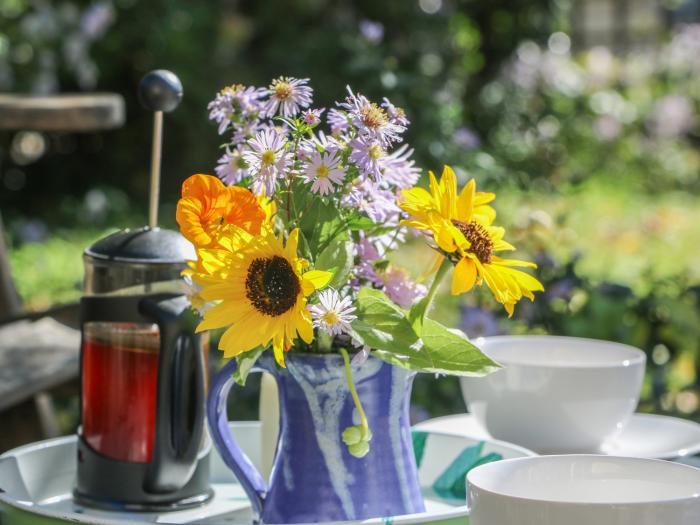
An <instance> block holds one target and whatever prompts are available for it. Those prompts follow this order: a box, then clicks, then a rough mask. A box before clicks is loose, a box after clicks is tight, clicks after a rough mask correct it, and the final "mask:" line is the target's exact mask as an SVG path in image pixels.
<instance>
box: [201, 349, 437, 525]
mask: <svg viewBox="0 0 700 525" xmlns="http://www.w3.org/2000/svg"><path fill="white" fill-rule="evenodd" d="M286 364H287V368H279V367H278V366H277V365H276V364H275V362H274V359H273V358H272V354H271V352H265V353H264V354H263V356H262V357H261V358H260V359H259V360H258V364H257V365H256V370H257V371H261V370H264V371H266V372H269V373H271V374H272V375H273V376H274V377H275V380H276V382H277V385H278V389H279V403H280V433H279V441H278V444H277V452H276V456H275V461H274V464H273V467H272V472H271V474H270V481H269V485H268V484H266V483H265V481H264V480H263V478H262V476H261V475H260V473H259V472H258V471H257V470H256V468H255V467H254V466H253V464H252V463H251V462H250V460H249V459H248V458H247V457H246V455H245V454H244V453H243V451H242V450H241V449H240V447H239V446H238V444H237V443H236V441H235V439H234V438H233V436H232V435H231V432H230V430H229V427H228V418H227V415H226V399H227V397H228V393H229V390H230V389H231V386H232V384H233V379H232V374H233V372H234V371H235V370H236V366H237V363H236V361H235V360H231V361H230V362H229V363H228V364H226V366H224V367H223V368H222V369H221V371H220V372H219V373H218V375H217V376H216V377H215V378H214V380H213V383H212V387H211V391H210V394H209V400H208V403H207V415H208V418H209V427H210V429H211V433H212V437H213V439H214V443H215V445H216V447H217V448H218V449H219V453H220V454H221V456H222V457H223V459H224V461H225V462H226V464H227V465H228V466H229V468H231V469H232V470H233V472H234V473H235V474H236V477H237V478H238V479H239V481H240V482H241V484H242V485H243V488H244V489H245V491H246V493H247V494H248V497H249V498H250V500H251V503H252V506H253V511H254V513H255V517H256V519H257V520H258V521H262V522H263V523H310V522H329V521H348V520H361V519H367V518H373V517H386V516H397V515H401V514H412V513H416V512H424V511H425V508H424V504H423V497H422V495H421V491H420V486H419V483H418V472H417V468H416V462H415V458H414V455H413V444H412V441H411V430H410V425H409V413H408V412H409V402H410V393H411V386H412V384H413V378H414V376H415V373H414V372H410V371H408V370H405V369H403V368H399V367H396V366H392V365H389V364H387V363H385V362H383V361H380V360H378V359H375V358H373V357H370V358H369V359H368V360H367V361H366V362H365V363H364V364H363V365H362V366H360V367H354V368H353V377H354V380H355V385H356V387H357V392H358V394H359V397H360V399H361V400H362V404H363V407H364V410H365V412H366V415H367V419H368V421H369V424H370V427H371V429H372V433H373V437H372V441H371V442H370V445H371V448H370V451H369V453H368V454H367V455H366V456H365V457H363V458H356V457H354V456H352V455H350V453H348V451H347V448H346V446H345V444H344V443H343V441H342V437H341V434H342V432H343V430H344V429H345V428H346V427H348V426H351V425H356V424H358V423H359V418H358V416H357V414H356V410H355V406H354V404H353V401H352V397H351V395H350V390H349V389H348V385H347V382H346V378H345V369H344V367H343V360H342V356H340V355H338V354H325V355H322V354H302V353H290V354H287V355H286Z"/></svg>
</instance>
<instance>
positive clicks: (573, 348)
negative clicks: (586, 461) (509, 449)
mask: <svg viewBox="0 0 700 525" xmlns="http://www.w3.org/2000/svg"><path fill="white" fill-rule="evenodd" d="M473 342H474V344H476V346H478V347H479V348H481V350H482V351H483V352H484V353H486V354H487V355H488V356H489V357H491V358H492V359H494V360H495V361H497V362H499V363H500V364H501V365H503V367H504V368H503V369H502V370H499V371H497V372H495V373H493V374H491V375H488V376H486V377H479V378H476V377H464V378H462V379H461V385H462V393H463V394H464V399H465V402H466V403H467V405H468V407H469V411H470V412H472V413H473V414H474V416H475V417H476V418H477V420H478V421H479V423H480V424H481V425H482V426H483V427H484V428H486V429H487V430H488V432H489V433H490V434H491V435H492V436H493V437H494V438H496V439H500V440H503V441H510V442H511V443H516V444H518V445H521V446H524V447H526V448H529V449H531V450H534V451H536V452H539V453H551V454H555V453H570V452H598V451H599V450H600V446H601V445H602V444H603V443H604V442H605V441H607V440H609V439H612V438H614V437H615V436H616V435H617V434H619V432H620V431H621V430H622V429H623V428H624V426H625V424H626V423H627V421H628V420H629V418H630V416H631V415H632V413H633V412H634V410H635V408H636V407H637V402H638V401H639V392H640V390H641V386H642V380H643V378H644V365H645V363H646V356H645V355H644V352H642V351H641V350H639V349H637V348H633V347H631V346H627V345H622V344H619V343H612V342H608V341H598V340H595V339H581V338H577V337H554V336H499V337H485V338H479V339H476V340H475V341H473Z"/></svg>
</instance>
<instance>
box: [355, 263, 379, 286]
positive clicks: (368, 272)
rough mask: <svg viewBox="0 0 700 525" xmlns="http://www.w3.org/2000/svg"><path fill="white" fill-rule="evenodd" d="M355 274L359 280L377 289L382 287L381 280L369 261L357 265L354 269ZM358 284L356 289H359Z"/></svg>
mask: <svg viewBox="0 0 700 525" xmlns="http://www.w3.org/2000/svg"><path fill="white" fill-rule="evenodd" d="M355 274H356V275H357V277H358V278H359V279H360V280H363V281H366V282H368V283H370V284H372V285H374V286H376V287H377V288H381V287H382V286H383V285H384V282H383V281H382V278H381V277H380V276H379V274H378V273H377V270H376V269H375V268H374V263H372V262H369V261H362V262H360V264H358V265H357V268H356V269H355ZM360 286H361V285H360V283H358V289H359V288H360Z"/></svg>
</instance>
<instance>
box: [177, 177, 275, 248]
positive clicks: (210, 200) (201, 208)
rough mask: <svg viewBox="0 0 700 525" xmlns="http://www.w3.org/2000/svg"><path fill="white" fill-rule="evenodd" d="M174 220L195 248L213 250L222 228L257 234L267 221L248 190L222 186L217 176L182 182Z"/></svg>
mask: <svg viewBox="0 0 700 525" xmlns="http://www.w3.org/2000/svg"><path fill="white" fill-rule="evenodd" d="M175 217H176V219H177V223H178V224H179V225H180V231H181V232H182V235H184V236H185V238H186V239H187V240H189V241H190V242H191V243H192V244H194V245H195V247H196V248H213V247H216V246H217V245H218V244H219V242H218V238H219V233H220V231H221V228H222V227H224V226H226V225H228V224H235V225H236V226H238V227H240V228H242V229H244V230H245V231H247V232H249V233H251V234H253V235H257V234H258V233H260V227H261V225H262V224H263V222H265V221H266V219H267V217H266V213H265V210H264V209H263V208H262V206H261V205H260V203H259V201H258V199H257V198H256V197H255V195H253V194H252V193H251V191H250V190H248V189H246V188H241V187H238V186H224V184H223V183H222V182H221V181H220V180H219V179H218V178H217V177H212V176H211V175H201V174H197V175H192V176H191V177H189V178H188V179H187V180H186V181H185V182H183V183H182V198H181V199H180V200H179V201H178V203H177V212H176V215H175Z"/></svg>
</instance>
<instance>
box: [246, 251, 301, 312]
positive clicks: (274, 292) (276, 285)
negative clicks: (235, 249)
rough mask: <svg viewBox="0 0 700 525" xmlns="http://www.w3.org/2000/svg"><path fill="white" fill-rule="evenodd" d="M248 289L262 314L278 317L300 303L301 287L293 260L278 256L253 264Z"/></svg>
mask: <svg viewBox="0 0 700 525" xmlns="http://www.w3.org/2000/svg"><path fill="white" fill-rule="evenodd" d="M245 289H246V297H247V298H248V299H249V300H250V302H251V303H252V304H253V306H255V308H256V309H257V310H258V311H259V312H260V313H263V314H265V315H269V316H271V317H277V316H279V315H282V314H283V313H285V312H286V311H288V310H289V309H290V308H292V307H293V306H294V305H295V304H296V302H297V295H299V291H300V290H301V285H300V284H299V278H298V277H297V275H296V273H294V269H293V268H292V265H291V264H289V261H288V260H287V259H285V258H284V257H279V256H277V255H276V256H274V257H270V258H268V259H255V260H253V262H252V263H250V266H249V267H248V276H247V277H246V280H245Z"/></svg>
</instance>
